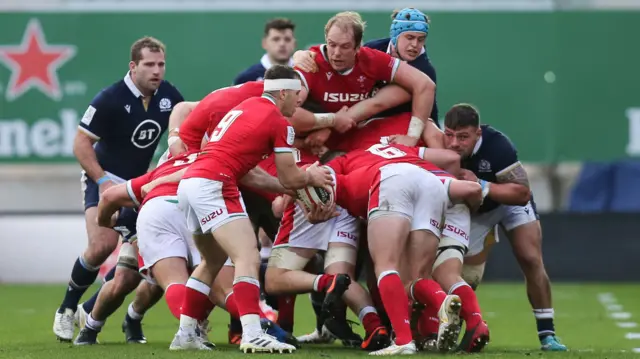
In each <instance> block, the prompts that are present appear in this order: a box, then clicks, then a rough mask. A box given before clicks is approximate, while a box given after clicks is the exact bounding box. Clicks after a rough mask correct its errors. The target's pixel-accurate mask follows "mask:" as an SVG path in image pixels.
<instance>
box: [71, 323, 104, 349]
mask: <svg viewBox="0 0 640 359" xmlns="http://www.w3.org/2000/svg"><path fill="white" fill-rule="evenodd" d="M93 344H98V331H96V330H93V329H91V328H87V327H84V328H82V329H81V330H80V333H78V336H77V337H76V340H74V341H73V345H93Z"/></svg>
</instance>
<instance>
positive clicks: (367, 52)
mask: <svg viewBox="0 0 640 359" xmlns="http://www.w3.org/2000/svg"><path fill="white" fill-rule="evenodd" d="M310 51H313V52H315V53H316V57H315V61H316V63H317V65H318V71H317V72H315V73H305V72H301V71H299V72H300V74H301V76H302V78H303V81H304V82H305V84H306V85H305V86H306V87H307V88H308V89H309V98H310V99H312V100H314V101H315V102H317V103H319V104H320V105H321V106H322V107H323V108H324V110H325V111H328V112H338V111H339V110H340V109H341V108H342V107H343V106H349V107H351V106H353V104H355V103H358V102H360V101H362V100H365V99H367V98H368V97H369V96H370V95H371V91H372V90H373V87H374V86H375V84H376V82H378V81H391V80H392V79H393V76H394V75H395V71H396V70H397V68H398V66H399V61H398V60H397V59H394V58H392V57H391V56H389V55H388V54H385V53H383V52H380V51H377V50H373V49H369V48H360V50H359V51H358V54H357V55H356V63H355V65H354V67H353V68H352V69H351V70H348V71H345V72H338V71H336V70H334V69H333V68H332V67H331V65H330V64H329V61H328V60H327V58H326V53H325V45H320V46H313V47H311V48H310Z"/></svg>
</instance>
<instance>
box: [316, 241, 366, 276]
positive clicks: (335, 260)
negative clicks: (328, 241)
mask: <svg viewBox="0 0 640 359" xmlns="http://www.w3.org/2000/svg"><path fill="white" fill-rule="evenodd" d="M357 256H358V252H357V250H356V248H355V247H352V246H350V245H347V246H329V249H327V253H326V255H325V259H324V270H325V272H326V273H332V272H333V271H340V272H341V273H344V272H345V271H347V270H348V271H350V272H353V271H354V269H355V266H356V258H357ZM329 267H331V268H329ZM338 267H339V268H338ZM351 274H353V273H351Z"/></svg>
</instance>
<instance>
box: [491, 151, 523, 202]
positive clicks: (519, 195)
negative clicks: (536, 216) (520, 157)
mask: <svg viewBox="0 0 640 359" xmlns="http://www.w3.org/2000/svg"><path fill="white" fill-rule="evenodd" d="M496 179H497V182H498V183H491V184H488V187H489V189H488V194H487V195H488V196H489V198H491V199H492V200H494V201H496V202H498V203H502V204H507V205H517V206H524V205H526V204H527V202H529V200H530V199H531V189H530V188H529V176H528V175H527V171H526V170H525V168H524V166H523V165H522V163H520V161H516V162H514V163H513V164H511V165H510V166H508V167H506V168H505V169H503V170H501V171H499V172H498V173H496ZM481 184H482V183H481Z"/></svg>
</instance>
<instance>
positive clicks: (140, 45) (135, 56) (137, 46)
mask: <svg viewBox="0 0 640 359" xmlns="http://www.w3.org/2000/svg"><path fill="white" fill-rule="evenodd" d="M142 49H149V51H151V52H165V50H166V46H165V45H164V44H163V43H162V41H160V40H158V39H156V38H154V37H151V36H145V37H143V38H141V39H139V40H136V42H134V43H133V45H131V61H133V62H135V63H136V65H137V64H138V63H139V62H140V60H142Z"/></svg>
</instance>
